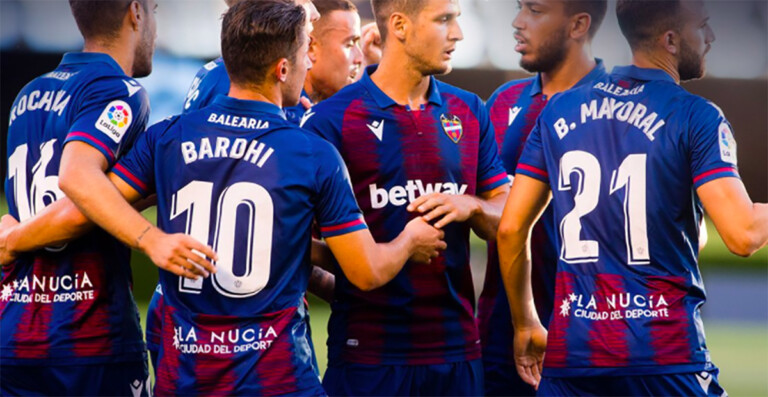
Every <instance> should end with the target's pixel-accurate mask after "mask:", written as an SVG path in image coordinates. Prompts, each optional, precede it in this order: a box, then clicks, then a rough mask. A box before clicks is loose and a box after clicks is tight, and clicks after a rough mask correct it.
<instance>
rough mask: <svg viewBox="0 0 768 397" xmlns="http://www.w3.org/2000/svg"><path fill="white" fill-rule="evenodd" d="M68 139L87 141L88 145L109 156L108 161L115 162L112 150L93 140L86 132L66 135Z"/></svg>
mask: <svg viewBox="0 0 768 397" xmlns="http://www.w3.org/2000/svg"><path fill="white" fill-rule="evenodd" d="M69 137H79V138H85V139H86V140H87V141H88V143H92V144H94V145H96V146H98V147H100V148H101V149H102V150H104V151H105V152H107V154H109V159H108V160H109V161H115V154H114V153H112V149H110V148H109V147H108V146H107V145H105V144H104V142H102V141H100V140H98V139H96V138H94V137H93V136H92V135H91V134H89V133H87V132H82V131H76V132H70V133H69V135H67V138H66V139H69Z"/></svg>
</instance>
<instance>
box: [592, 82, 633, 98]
mask: <svg viewBox="0 0 768 397" xmlns="http://www.w3.org/2000/svg"><path fill="white" fill-rule="evenodd" d="M592 88H594V89H596V90H600V91H603V92H606V93H608V94H611V95H616V96H629V95H637V94H640V93H642V92H643V88H645V84H641V85H639V86H637V87H633V88H630V89H627V88H624V87H621V86H618V85H616V84H611V83H602V82H600V83H597V84H595V85H594V86H593V87H592Z"/></svg>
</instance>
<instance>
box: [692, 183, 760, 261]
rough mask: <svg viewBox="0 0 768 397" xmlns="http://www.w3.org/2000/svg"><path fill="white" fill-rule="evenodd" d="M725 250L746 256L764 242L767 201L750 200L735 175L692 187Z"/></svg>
mask: <svg viewBox="0 0 768 397" xmlns="http://www.w3.org/2000/svg"><path fill="white" fill-rule="evenodd" d="M696 194H698V196H699V199H700V200H701V203H702V204H703V205H704V209H705V210H706V211H707V214H708V215H709V218H710V219H711V220H712V223H713V224H714V225H715V228H716V229H717V232H718V233H719V234H720V236H721V237H722V238H723V242H725V245H726V246H727V247H728V249H729V250H730V251H731V252H733V253H734V254H736V255H739V256H750V255H752V254H754V253H755V252H756V251H757V250H759V249H760V248H762V247H764V246H765V245H766V243H768V204H764V203H753V202H752V199H750V198H749V194H748V193H747V190H746V189H745V188H744V184H743V183H742V182H741V180H740V179H738V178H732V177H731V178H719V179H715V180H712V181H709V182H707V183H705V184H703V185H701V186H699V187H698V189H696Z"/></svg>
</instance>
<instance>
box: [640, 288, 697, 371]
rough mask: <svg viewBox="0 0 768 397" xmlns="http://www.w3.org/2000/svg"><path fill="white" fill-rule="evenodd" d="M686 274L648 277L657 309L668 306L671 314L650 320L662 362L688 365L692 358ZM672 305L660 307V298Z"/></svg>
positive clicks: (656, 352) (656, 358)
mask: <svg viewBox="0 0 768 397" xmlns="http://www.w3.org/2000/svg"><path fill="white" fill-rule="evenodd" d="M685 285H686V280H685V279H684V278H683V277H648V294H649V295H650V296H653V297H655V302H654V303H653V304H654V306H655V307H654V310H659V309H662V308H664V307H666V308H667V312H668V316H667V317H657V318H652V319H650V320H649V326H650V329H651V332H650V340H651V347H652V348H653V351H654V361H656V363H657V364H659V365H673V364H687V363H690V362H691V360H692V357H691V340H690V337H691V333H690V326H691V324H690V321H691V316H690V314H689V313H688V312H687V311H686V309H685V301H684V300H685V297H686V290H685ZM661 296H664V301H665V302H666V303H667V304H668V306H659V301H660V297H661Z"/></svg>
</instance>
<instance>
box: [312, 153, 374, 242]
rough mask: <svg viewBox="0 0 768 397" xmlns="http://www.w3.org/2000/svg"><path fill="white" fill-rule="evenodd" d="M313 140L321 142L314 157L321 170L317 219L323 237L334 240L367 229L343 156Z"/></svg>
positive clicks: (317, 176) (318, 183) (317, 174)
mask: <svg viewBox="0 0 768 397" xmlns="http://www.w3.org/2000/svg"><path fill="white" fill-rule="evenodd" d="M313 140H314V141H316V142H317V143H316V145H315V154H314V158H315V165H316V166H317V172H316V174H315V175H316V179H317V192H316V194H317V196H316V202H317V209H316V213H315V217H316V219H317V222H318V224H319V225H320V234H322V236H323V237H334V236H340V235H343V234H347V233H352V232H355V231H358V230H363V229H366V228H367V226H366V224H365V222H364V221H363V215H362V212H361V211H360V208H359V207H358V206H357V201H355V196H354V194H353V193H352V185H351V184H350V181H349V173H348V172H347V167H346V166H345V165H344V162H343V161H342V159H341V155H339V152H338V151H337V150H336V149H335V148H334V147H332V146H331V145H330V144H329V143H328V142H322V141H319V140H317V139H313Z"/></svg>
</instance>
